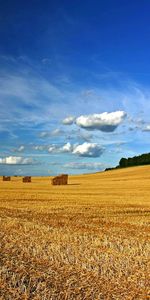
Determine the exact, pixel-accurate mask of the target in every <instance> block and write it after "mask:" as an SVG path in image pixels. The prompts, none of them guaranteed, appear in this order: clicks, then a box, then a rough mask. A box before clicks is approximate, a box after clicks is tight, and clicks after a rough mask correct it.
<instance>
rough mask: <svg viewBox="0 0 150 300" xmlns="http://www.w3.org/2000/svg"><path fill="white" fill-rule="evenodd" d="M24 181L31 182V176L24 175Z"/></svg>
mask: <svg viewBox="0 0 150 300" xmlns="http://www.w3.org/2000/svg"><path fill="white" fill-rule="evenodd" d="M22 181H23V182H31V176H24V177H23V178H22Z"/></svg>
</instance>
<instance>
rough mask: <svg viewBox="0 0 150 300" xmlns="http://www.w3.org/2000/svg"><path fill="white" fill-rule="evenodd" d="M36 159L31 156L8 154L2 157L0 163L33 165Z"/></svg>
mask: <svg viewBox="0 0 150 300" xmlns="http://www.w3.org/2000/svg"><path fill="white" fill-rule="evenodd" d="M34 163H35V161H34V160H33V159H32V158H29V157H21V156H8V157H3V158H0V164H4V165H5V164H6V165H31V164H34Z"/></svg>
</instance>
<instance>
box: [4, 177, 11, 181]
mask: <svg viewBox="0 0 150 300" xmlns="http://www.w3.org/2000/svg"><path fill="white" fill-rule="evenodd" d="M10 180H11V177H10V176H3V181H10Z"/></svg>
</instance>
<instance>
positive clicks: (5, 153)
mask: <svg viewBox="0 0 150 300" xmlns="http://www.w3.org/2000/svg"><path fill="white" fill-rule="evenodd" d="M149 12H150V2H149V1H148V0H147V1H146V0H143V1H138V0H132V1H128V0H105V1H104V0H103V1H101V0H99V1H98V0H97V1H95V0H93V1H91V0H88V1H78V0H76V1H69V0H66V1H62V0H61V1H60V0H56V1H46V0H42V1H41V0H32V1H23V0H22V1H19V0H14V1H12V0H11V1H10V0H5V1H1V9H0V41H1V42H0V174H1V175H13V174H18V175H27V174H29V175H30V174H31V175H54V174H58V173H62V172H63V173H69V174H73V173H74V174H76V173H87V172H95V171H98V170H103V169H105V168H106V167H110V166H115V165H117V164H118V162H119V160H120V158H121V157H129V156H134V155H138V154H140V153H145V152H150V140H149V136H150V114H149V112H150V87H149V82H150V63H149V61H150V20H149Z"/></svg>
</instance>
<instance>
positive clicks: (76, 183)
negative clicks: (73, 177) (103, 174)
mask: <svg viewBox="0 0 150 300" xmlns="http://www.w3.org/2000/svg"><path fill="white" fill-rule="evenodd" d="M67 185H81V183H68V184H67Z"/></svg>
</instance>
